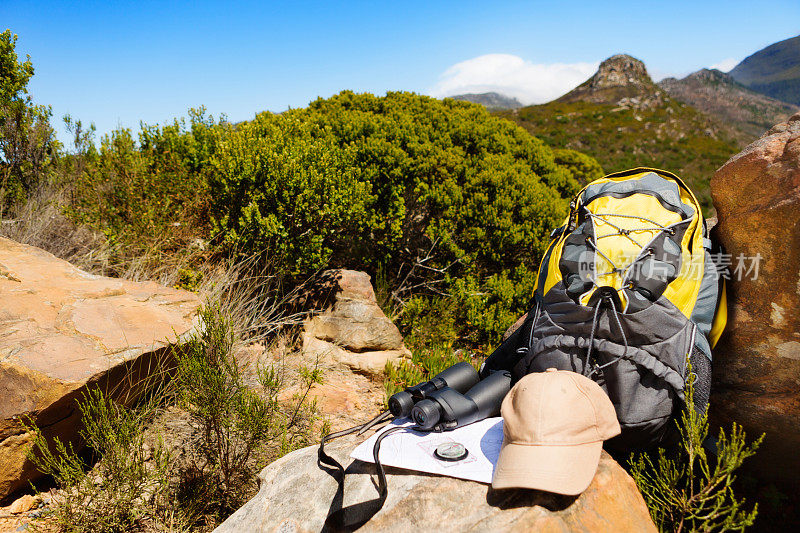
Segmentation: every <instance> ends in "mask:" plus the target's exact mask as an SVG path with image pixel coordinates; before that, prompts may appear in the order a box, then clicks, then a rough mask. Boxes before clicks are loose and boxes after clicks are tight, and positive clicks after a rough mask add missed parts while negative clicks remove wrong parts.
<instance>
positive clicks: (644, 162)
mask: <svg viewBox="0 0 800 533" xmlns="http://www.w3.org/2000/svg"><path fill="white" fill-rule="evenodd" d="M498 115H499V116H501V117H505V118H508V119H510V120H513V121H515V122H516V123H518V124H519V125H521V126H522V127H524V128H525V129H526V130H528V132H530V133H531V134H532V135H535V136H536V137H538V138H540V139H542V140H543V141H544V142H545V143H547V144H548V145H550V146H553V147H555V148H566V149H572V150H578V151H580V152H583V153H585V154H588V155H590V156H592V157H593V158H595V159H596V160H597V161H598V162H599V163H600V164H601V165H602V167H603V168H604V169H605V171H606V172H616V171H619V170H625V169H628V168H633V167H637V166H650V167H656V168H661V169H664V170H669V171H671V172H674V173H676V174H678V175H679V176H681V177H682V178H684V179H685V180H686V182H687V183H688V184H689V186H690V187H691V188H692V190H693V191H694V192H695V194H696V195H697V197H698V200H699V201H700V203H701V204H702V205H703V207H704V209H705V210H706V212H707V213H708V212H709V211H710V210H711V209H712V204H711V196H710V193H709V185H708V182H709V180H710V178H711V176H712V175H713V174H714V171H715V170H716V169H717V168H719V167H720V166H721V165H722V164H723V163H724V162H725V161H727V160H728V158H729V157H730V156H731V155H733V154H735V153H737V152H738V151H739V149H740V145H741V144H746V142H743V141H742V140H737V132H736V131H735V130H734V129H732V128H731V127H729V126H726V125H724V124H722V123H720V122H718V121H716V120H714V119H712V118H711V117H709V116H707V115H704V114H702V113H700V112H699V111H697V110H696V109H694V108H693V107H691V106H688V105H686V104H683V103H680V102H678V101H675V100H673V99H672V98H670V97H669V95H667V94H666V93H665V92H664V91H663V90H662V89H660V88H659V87H658V86H657V85H656V84H655V83H653V81H652V80H651V79H650V77H649V76H648V75H647V71H646V70H645V68H644V65H643V64H642V63H641V61H638V60H637V59H634V58H632V57H630V56H624V55H620V56H614V57H612V58H609V59H608V60H606V61H604V62H603V63H602V64H601V65H600V68H599V70H598V72H597V73H596V74H595V75H594V76H593V77H592V78H590V79H589V80H588V81H586V82H585V83H583V84H582V85H580V86H579V87H577V88H576V89H575V90H573V91H571V92H570V93H568V94H566V95H564V96H563V97H561V98H559V99H558V100H555V101H553V102H549V103H547V104H542V105H534V106H528V107H523V108H521V109H517V110H513V111H505V112H500V113H498Z"/></svg>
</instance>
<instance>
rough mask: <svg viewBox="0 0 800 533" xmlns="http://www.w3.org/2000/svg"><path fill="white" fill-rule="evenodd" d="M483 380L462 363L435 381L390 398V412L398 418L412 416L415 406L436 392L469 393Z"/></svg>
mask: <svg viewBox="0 0 800 533" xmlns="http://www.w3.org/2000/svg"><path fill="white" fill-rule="evenodd" d="M480 380H481V378H480V376H479V375H478V372H477V371H476V370H475V368H474V367H473V366H472V365H471V364H469V363H467V362H464V361H462V362H461V363H456V364H454V365H453V366H451V367H450V368H446V369H444V370H442V371H441V372H439V373H438V374H436V375H435V376H434V377H433V379H431V380H430V381H426V382H424V383H420V384H419V385H414V386H413V387H409V388H407V389H406V390H404V391H401V392H398V393H397V394H393V395H392V397H391V398H389V411H390V412H391V413H392V414H393V415H394V416H395V417H397V418H405V417H407V416H408V415H410V414H411V410H412V409H413V408H414V405H415V404H416V403H417V402H419V401H422V400H424V399H425V398H427V397H428V396H430V395H431V394H433V393H434V392H436V391H439V390H443V389H445V388H449V389H453V390H456V391H459V392H467V391H468V390H469V389H471V388H472V387H473V386H474V385H475V384H477V383H478V382H479V381H480Z"/></svg>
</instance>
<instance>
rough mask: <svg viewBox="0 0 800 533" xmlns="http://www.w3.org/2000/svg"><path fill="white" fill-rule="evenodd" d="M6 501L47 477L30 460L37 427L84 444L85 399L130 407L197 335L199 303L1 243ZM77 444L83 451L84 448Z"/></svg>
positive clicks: (1, 461) (0, 467)
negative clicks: (174, 351)
mask: <svg viewBox="0 0 800 533" xmlns="http://www.w3.org/2000/svg"><path fill="white" fill-rule="evenodd" d="M0 302H2V305H0V500H3V499H6V498H7V497H8V496H9V495H10V494H12V493H13V492H14V491H16V490H18V489H21V488H27V487H29V483H28V482H29V481H31V480H33V479H35V478H36V477H37V476H38V475H39V474H38V472H37V471H36V469H35V467H34V466H33V464H32V463H31V462H30V461H28V460H27V459H26V458H25V450H26V448H28V447H29V445H30V444H31V442H32V438H33V437H32V435H31V433H30V432H29V431H28V430H27V429H26V428H25V425H24V424H23V422H24V421H26V420H29V419H30V420H33V421H34V422H35V423H36V425H37V426H39V427H40V428H41V429H42V432H43V434H44V435H45V436H46V437H47V438H49V439H52V438H53V437H59V438H60V439H61V440H62V441H69V442H75V441H76V435H77V431H78V422H79V415H80V413H79V411H78V410H77V406H76V399H80V398H81V396H82V394H83V393H84V392H85V391H86V390H87V388H88V387H94V386H97V387H101V388H102V389H104V390H106V391H107V392H108V393H109V394H112V395H113V396H114V397H115V398H117V399H119V400H120V401H121V402H123V403H130V402H133V401H134V400H135V399H136V398H137V396H138V395H139V394H140V393H141V391H142V388H143V384H144V383H145V381H146V380H145V378H147V377H148V376H150V375H152V374H153V373H155V372H159V371H161V370H163V369H164V364H165V361H166V360H168V358H167V357H165V355H166V354H167V353H168V348H169V346H171V345H172V344H174V343H176V342H180V341H181V339H183V338H184V337H185V336H186V335H188V334H190V332H191V331H192V330H193V328H194V327H195V313H196V310H197V308H198V306H199V303H200V301H199V299H198V297H197V296H195V295H193V294H191V293H188V292H185V291H181V290H176V289H171V288H168V287H163V286H161V285H158V284H156V283H152V282H150V283H140V282H132V281H125V280H120V279H112V278H106V277H102V276H95V275H92V274H89V273H87V272H83V271H81V270H79V269H78V268H76V267H74V266H72V265H70V264H69V263H67V262H66V261H62V260H60V259H58V258H56V257H55V256H53V255H51V254H49V253H47V252H45V251H43V250H40V249H38V248H34V247H32V246H26V245H23V244H19V243H16V242H14V241H11V240H8V239H5V238H0ZM76 444H77V442H76Z"/></svg>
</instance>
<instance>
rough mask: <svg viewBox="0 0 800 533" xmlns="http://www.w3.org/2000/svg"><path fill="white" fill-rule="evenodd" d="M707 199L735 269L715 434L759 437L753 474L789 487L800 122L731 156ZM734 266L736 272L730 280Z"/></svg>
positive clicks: (798, 433)
mask: <svg viewBox="0 0 800 533" xmlns="http://www.w3.org/2000/svg"><path fill="white" fill-rule="evenodd" d="M711 194H712V197H713V199H714V205H715V207H716V209H717V215H718V217H719V222H718V224H717V226H716V228H715V232H716V235H717V237H718V238H719V240H720V242H721V243H722V245H723V246H724V247H725V252H726V254H730V258H731V260H732V263H733V265H732V266H733V270H734V272H733V276H732V278H733V279H732V280H731V281H730V282H729V283H728V298H729V300H728V301H729V304H728V309H729V316H728V327H727V329H726V333H724V334H723V337H722V338H721V340H720V342H719V344H718V345H717V347H716V349H715V351H714V383H715V385H714V390H713V396H712V398H711V407H712V417H713V418H712V419H713V420H714V421H715V422H717V423H719V424H722V425H724V426H729V425H730V423H731V422H732V421H736V422H738V423H740V424H742V426H744V429H745V430H746V431H747V433H748V434H749V435H750V437H757V436H758V435H760V434H761V433H762V432H763V433H766V438H765V441H764V444H763V445H762V448H761V450H760V451H759V452H758V454H756V456H755V457H754V458H753V459H751V460H748V463H750V464H751V466H753V467H755V468H753V472H754V473H755V474H757V475H758V476H761V477H764V478H768V479H772V480H776V481H779V480H786V481H791V482H792V483H795V484H796V482H797V481H796V476H797V472H800V456H798V455H797V453H796V450H797V449H798V448H800V113H798V114H795V115H794V116H792V117H791V118H790V119H789V120H788V122H786V123H783V124H779V125H777V126H775V127H773V128H772V129H771V130H769V131H768V132H767V133H766V134H764V136H762V137H761V138H760V139H759V140H757V141H756V142H754V143H752V144H751V145H749V146H748V147H746V148H745V149H744V150H743V151H742V152H741V153H740V154H738V155H735V156H734V157H732V158H731V159H730V160H729V161H728V162H727V163H726V164H725V165H724V166H723V167H722V168H720V169H719V170H718V171H717V172H716V174H715V175H714V178H713V179H712V180H711ZM740 257H741V258H742V260H743V265H742V266H744V267H745V269H744V271H742V272H739V273H737V272H735V270H736V268H737V266H739V261H740V259H739V258H740ZM759 257H760V260H755V259H753V258H759ZM756 263H757V266H758V271H757V276H756V271H755V267H756ZM748 269H749V270H750V271H749V272H747V270H748ZM739 274H742V275H741V276H740V275H739ZM740 277H741V279H738V278H740Z"/></svg>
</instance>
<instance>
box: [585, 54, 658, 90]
mask: <svg viewBox="0 0 800 533" xmlns="http://www.w3.org/2000/svg"><path fill="white" fill-rule="evenodd" d="M587 83H588V84H589V87H593V88H597V89H603V88H608V87H625V86H628V85H634V86H637V85H652V84H653V80H651V79H650V75H649V74H647V69H646V68H645V66H644V63H642V62H641V61H640V60H638V59H636V58H635V57H631V56H629V55H627V54H617V55H614V56H611V57H609V58H608V59H606V60H605V61H603V62H602V63H600V68H598V69H597V72H596V73H595V74H594V76H592V77H591V78H589V81H588V82H587Z"/></svg>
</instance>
